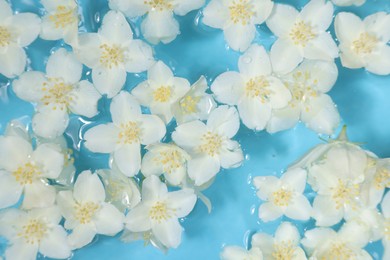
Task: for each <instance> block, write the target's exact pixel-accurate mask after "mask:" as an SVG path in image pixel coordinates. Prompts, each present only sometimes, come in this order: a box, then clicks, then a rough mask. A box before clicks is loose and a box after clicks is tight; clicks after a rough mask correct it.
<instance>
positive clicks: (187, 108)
mask: <svg viewBox="0 0 390 260" xmlns="http://www.w3.org/2000/svg"><path fill="white" fill-rule="evenodd" d="M199 100H200V97H192V96H186V97H184V98H182V99H181V100H180V102H179V104H180V107H181V109H182V111H183V112H184V113H185V114H193V113H196V112H197V105H198V103H199Z"/></svg>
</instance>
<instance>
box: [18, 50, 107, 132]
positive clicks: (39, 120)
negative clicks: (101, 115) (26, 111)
mask: <svg viewBox="0 0 390 260" xmlns="http://www.w3.org/2000/svg"><path fill="white" fill-rule="evenodd" d="M81 73H82V65H81V63H79V62H78V61H77V59H76V57H75V56H74V54H73V53H70V52H67V51H66V50H65V49H59V50H58V51H56V52H54V53H53V54H52V55H51V56H50V57H49V59H48V61H47V64H46V75H45V74H44V73H42V72H38V71H28V72H25V73H24V74H22V75H21V76H20V78H19V79H18V80H15V81H14V83H13V90H14V91H15V93H16V95H17V96H18V97H19V98H21V99H23V100H26V101H29V102H34V103H37V107H36V113H35V114H34V116H33V119H32V126H33V129H34V132H35V133H36V134H37V135H39V136H41V137H44V138H49V139H53V138H56V137H58V136H60V135H62V134H63V133H64V131H65V129H66V127H67V126H68V123H69V115H68V113H70V112H72V113H75V114H79V115H82V116H87V117H93V116H94V115H96V114H97V102H98V100H99V99H100V94H99V93H98V92H97V91H96V90H95V88H94V86H93V85H92V84H91V83H90V82H88V81H86V80H82V81H80V79H81Z"/></svg>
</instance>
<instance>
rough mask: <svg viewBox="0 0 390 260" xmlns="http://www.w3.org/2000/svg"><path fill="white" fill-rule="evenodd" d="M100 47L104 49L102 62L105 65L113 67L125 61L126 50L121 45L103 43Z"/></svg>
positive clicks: (109, 67)
mask: <svg viewBox="0 0 390 260" xmlns="http://www.w3.org/2000/svg"><path fill="white" fill-rule="evenodd" d="M100 49H101V50H102V54H101V56H100V63H101V64H102V65H103V66H104V67H106V68H108V69H111V68H113V67H117V66H119V65H120V64H123V63H124V62H125V55H124V51H123V49H122V48H121V47H119V46H117V45H112V46H110V45H108V44H102V45H100Z"/></svg>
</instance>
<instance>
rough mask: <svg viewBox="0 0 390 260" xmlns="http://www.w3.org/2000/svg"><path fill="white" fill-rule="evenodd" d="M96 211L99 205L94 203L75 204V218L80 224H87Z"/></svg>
mask: <svg viewBox="0 0 390 260" xmlns="http://www.w3.org/2000/svg"><path fill="white" fill-rule="evenodd" d="M98 209H99V205H98V204H96V203H94V202H85V203H77V204H76V206H75V211H76V214H75V218H76V219H77V220H78V221H79V222H80V224H88V223H89V222H91V220H92V217H93V216H94V215H95V213H96V211H97V210H98Z"/></svg>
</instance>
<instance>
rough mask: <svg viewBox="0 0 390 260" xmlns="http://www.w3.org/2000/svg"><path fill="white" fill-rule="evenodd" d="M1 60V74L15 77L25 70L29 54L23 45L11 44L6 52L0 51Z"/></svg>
mask: <svg viewBox="0 0 390 260" xmlns="http://www.w3.org/2000/svg"><path fill="white" fill-rule="evenodd" d="M0 60H1V62H0V74H3V75H4V76H6V77H7V78H14V77H16V76H18V75H20V74H22V72H23V71H24V68H25V67H26V62H27V56H26V53H25V52H24V50H23V49H22V48H21V47H19V46H17V45H15V44H11V45H9V46H8V48H7V51H6V52H5V53H0Z"/></svg>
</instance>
